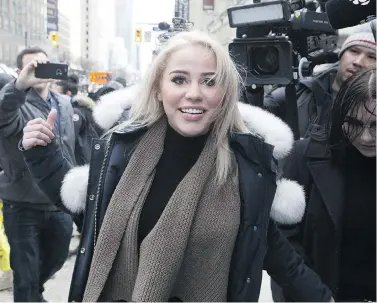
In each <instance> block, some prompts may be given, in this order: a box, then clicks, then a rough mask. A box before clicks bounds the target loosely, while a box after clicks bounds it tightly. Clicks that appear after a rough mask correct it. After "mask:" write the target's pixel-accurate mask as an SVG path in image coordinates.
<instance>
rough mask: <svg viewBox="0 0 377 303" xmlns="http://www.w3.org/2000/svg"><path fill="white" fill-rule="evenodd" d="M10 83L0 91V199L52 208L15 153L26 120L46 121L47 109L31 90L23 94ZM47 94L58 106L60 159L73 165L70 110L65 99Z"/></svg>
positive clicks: (73, 143)
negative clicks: (40, 119)
mask: <svg viewBox="0 0 377 303" xmlns="http://www.w3.org/2000/svg"><path fill="white" fill-rule="evenodd" d="M14 83H15V81H12V82H10V83H8V84H6V85H5V86H4V87H3V89H2V90H1V91H0V139H1V140H0V166H1V167H2V169H3V171H2V172H1V173H0V197H1V198H2V199H4V200H8V201H12V202H27V203H34V204H50V205H49V206H50V207H52V205H51V202H50V200H49V199H48V197H47V196H46V195H45V194H44V193H43V192H42V191H41V190H40V189H39V188H38V185H37V184H36V182H35V181H34V180H33V179H32V177H31V175H30V173H29V171H28V169H27V166H26V164H25V161H24V159H23V157H22V152H20V150H19V143H20V140H21V139H22V135H23V128H24V127H25V126H26V124H27V123H28V122H29V121H30V120H33V119H36V118H44V119H47V116H48V114H49V112H50V107H49V106H48V104H47V103H46V102H45V101H44V100H42V98H41V97H40V96H39V95H38V94H37V92H36V91H35V90H34V89H32V88H31V89H29V90H28V91H27V92H23V91H20V90H18V89H16V88H15V86H14ZM50 93H51V95H52V98H54V99H55V100H56V102H57V103H58V105H59V109H58V110H59V117H60V118H59V119H60V122H59V123H60V134H61V136H60V138H59V140H58V141H59V144H60V147H61V149H62V152H63V154H64V157H65V158H66V159H67V160H68V161H69V162H70V163H72V164H74V163H75V155H74V149H75V134H74V127H73V109H72V106H71V104H70V101H69V99H68V98H66V97H65V96H63V95H60V94H56V93H54V92H52V91H51V92H50Z"/></svg>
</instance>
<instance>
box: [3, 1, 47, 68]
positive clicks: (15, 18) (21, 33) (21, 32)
mask: <svg viewBox="0 0 377 303" xmlns="http://www.w3.org/2000/svg"><path fill="white" fill-rule="evenodd" d="M46 14H47V3H46V1H45V0H0V62H1V63H4V64H6V65H8V66H11V67H16V58H17V54H18V53H19V52H20V51H21V50H22V49H24V48H25V47H26V46H39V47H42V48H43V49H45V50H46V51H48V50H49V42H48V39H47V20H46Z"/></svg>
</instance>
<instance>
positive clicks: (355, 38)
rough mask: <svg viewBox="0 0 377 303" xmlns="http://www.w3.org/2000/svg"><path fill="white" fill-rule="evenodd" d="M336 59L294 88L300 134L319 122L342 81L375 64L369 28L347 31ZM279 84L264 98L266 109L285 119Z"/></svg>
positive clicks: (373, 44)
mask: <svg viewBox="0 0 377 303" xmlns="http://www.w3.org/2000/svg"><path fill="white" fill-rule="evenodd" d="M339 59H340V60H339V62H338V63H336V64H334V65H333V66H332V67H331V68H330V69H328V70H326V71H324V72H322V73H320V74H318V75H316V76H313V77H312V78H310V79H305V80H303V81H302V80H301V81H300V82H299V83H298V89H297V94H296V95H297V106H298V119H299V131H300V138H305V137H307V136H308V133H309V131H310V129H311V126H313V125H314V124H315V125H320V126H323V123H324V121H325V120H326V116H327V115H328V112H329V110H330V108H331V106H332V104H333V101H334V100H335V97H336V95H337V93H338V91H339V88H340V86H341V85H342V83H343V82H344V81H345V80H346V79H347V78H349V77H350V76H352V75H354V74H355V73H356V72H358V71H360V70H362V69H364V68H371V67H376V42H375V40H374V37H373V34H372V33H371V32H357V33H354V34H352V35H350V36H349V37H348V38H347V40H346V41H345V42H344V43H343V45H342V48H341V50H340V52H339ZM284 89H285V88H284V87H280V88H278V89H276V90H274V91H272V92H270V93H269V94H267V95H266V96H265V98H264V106H265V107H266V109H267V110H269V111H270V112H272V113H273V114H275V115H276V116H278V117H280V118H281V119H282V120H284V121H286V120H287V119H286V115H287V110H286V103H287V101H286V98H285V91H284Z"/></svg>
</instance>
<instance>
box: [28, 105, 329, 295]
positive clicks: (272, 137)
mask: <svg viewBox="0 0 377 303" xmlns="http://www.w3.org/2000/svg"><path fill="white" fill-rule="evenodd" d="M128 106H129V104H128V103H127V102H124V103H123V104H121V105H119V104H118V109H117V110H115V108H113V110H112V111H108V112H103V116H102V117H101V119H102V121H104V122H106V123H105V124H106V126H111V125H114V124H115V123H116V121H118V119H119V117H120V115H121V113H122V112H123V111H124V110H125V108H127V107H128ZM239 106H240V109H241V113H243V115H244V119H245V122H246V123H247V125H248V127H249V128H250V130H251V132H252V133H253V135H252V134H236V135H234V136H232V137H231V138H230V147H231V149H232V151H233V152H234V154H235V156H236V159H237V162H238V173H239V187H240V194H241V200H242V201H241V202H242V203H241V204H242V210H241V213H242V218H241V223H240V227H239V232H238V237H237V240H236V244H235V248H234V252H233V258H232V263H231V268H230V273H229V285H228V300H229V301H258V298H259V293H260V287H261V281H262V271H263V269H266V270H267V271H268V273H269V274H270V275H271V276H272V277H273V278H274V279H275V280H276V281H278V282H279V283H280V284H281V285H283V286H284V289H286V290H287V291H288V292H289V293H290V295H291V296H292V297H294V298H296V299H297V300H298V301H329V300H330V297H331V293H330V291H329V290H328V289H327V287H325V286H324V285H323V284H322V283H321V281H320V279H319V278H318V276H317V275H316V274H315V273H314V272H312V271H310V270H308V268H307V267H306V266H304V264H303V261H302V259H301V258H299V256H298V255H297V254H296V253H295V251H294V249H293V248H292V247H291V246H290V245H289V243H288V242H287V240H286V239H285V237H283V236H282V234H281V233H280V232H279V231H278V230H277V228H276V226H275V222H274V221H278V222H281V223H285V224H294V223H297V222H299V221H300V220H301V217H302V215H303V210H304V208H305V203H304V200H305V198H304V193H303V190H302V188H301V187H300V186H298V184H297V183H295V182H292V181H289V180H286V179H281V180H278V181H276V175H277V174H276V172H277V171H276V165H275V160H274V158H277V159H281V158H283V157H285V156H286V155H287V154H288V153H289V151H290V149H291V147H292V145H293V135H292V132H291V131H290V129H289V128H288V126H287V125H285V124H284V123H283V122H282V121H280V120H279V119H277V118H276V117H274V116H273V115H271V114H269V113H267V112H265V111H263V110H261V109H259V108H256V107H252V106H249V105H245V104H239ZM114 107H115V106H114ZM110 112H112V113H113V114H114V115H113V116H111V115H110ZM97 122H98V119H97ZM102 126H105V125H102ZM144 132H145V129H143V128H141V129H140V128H137V129H135V128H133V129H131V128H126V129H119V130H118V131H115V132H114V133H113V134H112V135H111V136H110V137H109V138H107V139H104V140H103V139H102V140H95V142H94V144H93V153H92V159H91V163H90V166H84V167H77V168H72V167H71V166H69V163H67V162H66V161H64V158H63V157H62V156H61V153H59V147H58V146H57V145H55V144H50V145H48V146H47V147H40V148H39V147H38V148H35V149H31V150H29V151H26V152H25V153H24V157H25V159H26V161H27V163H28V166H29V169H30V170H31V171H32V172H33V176H34V178H36V180H38V184H39V185H40V186H41V188H43V189H44V191H45V192H46V193H47V194H48V195H49V196H50V197H51V198H52V197H54V198H56V199H59V195H60V198H61V204H60V205H59V206H60V207H62V208H64V209H66V210H68V211H70V212H73V213H80V212H83V210H84V209H85V217H84V226H83V232H82V237H81V242H80V249H79V254H78V256H77V259H76V264H75V269H74V273H73V278H72V284H71V290H70V296H69V300H70V301H71V300H74V301H80V300H82V297H83V293H84V290H85V286H86V281H87V279H88V274H89V269H90V264H91V259H92V256H93V251H94V244H93V243H94V242H93V241H94V240H95V239H96V238H97V237H98V234H99V230H100V227H101V224H102V222H103V218H104V215H105V213H106V209H107V206H108V203H109V201H110V198H111V196H112V193H113V191H114V189H115V187H116V185H117V184H116V182H115V181H114V180H118V178H119V174H120V175H121V174H122V173H123V171H124V169H125V167H126V166H127V164H128V161H129V159H130V156H131V154H132V150H134V148H135V145H136V144H137V142H138V141H139V139H140V137H141V136H142V135H143V134H144ZM124 155H127V157H125V156H124ZM39 161H42V162H43V161H46V162H47V163H49V167H48V169H47V170H46V168H47V166H45V165H43V168H42V166H41V163H40V162H39ZM42 164H43V163H42ZM89 167H90V169H89ZM46 175H49V176H50V178H49V179H46V178H45V176H46ZM62 180H63V182H62ZM60 184H62V186H61V187H60ZM287 208H288V210H289V212H287ZM292 210H293V212H292Z"/></svg>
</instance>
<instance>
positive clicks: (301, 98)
mask: <svg viewBox="0 0 377 303" xmlns="http://www.w3.org/2000/svg"><path fill="white" fill-rule="evenodd" d="M337 69H338V64H334V65H333V66H331V68H329V69H327V70H325V71H324V72H321V73H319V74H317V75H314V76H313V77H309V78H306V79H304V80H300V81H299V83H298V84H297V85H296V90H297V91H296V98H297V110H298V127H299V133H300V138H307V137H308V134H309V133H310V131H311V129H312V127H313V126H314V125H322V126H323V125H324V124H325V123H326V121H327V116H328V113H329V110H330V109H331V106H332V104H333V101H334V100H333V94H334V92H333V90H332V84H333V81H334V79H335V75H336V72H337ZM263 103H264V107H265V108H266V109H267V110H268V111H269V112H271V113H273V114H274V115H276V116H278V117H279V118H280V119H282V120H283V121H285V122H287V117H288V116H289V113H288V112H287V103H288V101H287V98H286V97H285V88H284V87H280V88H277V89H275V90H273V91H271V92H270V93H268V94H267V95H266V96H265V97H264V100H263Z"/></svg>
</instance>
